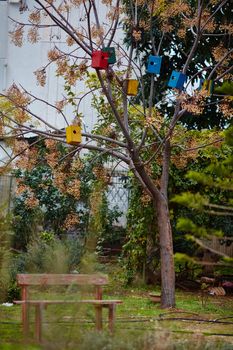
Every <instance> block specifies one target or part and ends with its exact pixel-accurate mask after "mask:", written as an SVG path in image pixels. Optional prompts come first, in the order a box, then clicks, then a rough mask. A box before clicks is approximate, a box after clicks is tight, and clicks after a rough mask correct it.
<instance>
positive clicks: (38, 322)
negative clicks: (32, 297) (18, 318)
mask: <svg viewBox="0 0 233 350" xmlns="http://www.w3.org/2000/svg"><path fill="white" fill-rule="evenodd" d="M42 316H43V305H42V304H38V305H35V336H36V340H37V341H38V342H39V343H41V341H42V321H43V317H42Z"/></svg>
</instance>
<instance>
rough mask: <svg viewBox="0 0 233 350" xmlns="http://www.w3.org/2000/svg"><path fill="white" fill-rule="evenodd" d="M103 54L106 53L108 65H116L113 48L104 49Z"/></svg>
mask: <svg viewBox="0 0 233 350" xmlns="http://www.w3.org/2000/svg"><path fill="white" fill-rule="evenodd" d="M102 51H103V52H107V53H108V55H109V56H108V64H114V63H116V51H115V47H105V48H104V49H103V50H102Z"/></svg>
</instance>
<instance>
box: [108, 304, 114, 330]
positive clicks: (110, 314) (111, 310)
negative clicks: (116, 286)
mask: <svg viewBox="0 0 233 350" xmlns="http://www.w3.org/2000/svg"><path fill="white" fill-rule="evenodd" d="M115 310H116V305H115V304H111V305H109V307H108V327H109V331H110V332H111V333H113V331H114V320H115Z"/></svg>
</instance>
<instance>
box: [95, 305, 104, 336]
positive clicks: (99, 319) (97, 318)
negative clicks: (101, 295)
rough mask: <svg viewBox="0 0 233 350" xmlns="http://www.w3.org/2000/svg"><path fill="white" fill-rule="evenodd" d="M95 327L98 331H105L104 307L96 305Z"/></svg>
mask: <svg viewBox="0 0 233 350" xmlns="http://www.w3.org/2000/svg"><path fill="white" fill-rule="evenodd" d="M95 326H96V329H97V331H101V330H102V329H103V317H102V305H95Z"/></svg>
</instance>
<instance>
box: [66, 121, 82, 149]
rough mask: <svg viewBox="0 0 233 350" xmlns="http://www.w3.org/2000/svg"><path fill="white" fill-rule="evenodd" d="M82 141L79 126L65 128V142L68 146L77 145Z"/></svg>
mask: <svg viewBox="0 0 233 350" xmlns="http://www.w3.org/2000/svg"><path fill="white" fill-rule="evenodd" d="M81 141H82V136H81V126H79V125H70V126H68V127H67V128H66V142H67V143H68V144H70V145H78V144H79V143H80V142H81Z"/></svg>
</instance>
